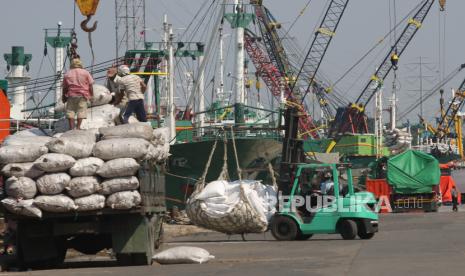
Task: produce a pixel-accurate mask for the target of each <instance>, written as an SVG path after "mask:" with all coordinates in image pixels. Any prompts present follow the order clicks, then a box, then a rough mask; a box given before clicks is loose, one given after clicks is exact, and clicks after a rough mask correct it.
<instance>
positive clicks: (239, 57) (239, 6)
mask: <svg viewBox="0 0 465 276" xmlns="http://www.w3.org/2000/svg"><path fill="white" fill-rule="evenodd" d="M225 18H226V20H228V22H229V23H230V24H231V28H233V29H236V38H235V39H236V41H235V42H236V63H235V72H234V74H235V76H234V79H235V105H234V117H235V123H236V124H243V123H244V104H245V83H244V58H245V48H244V29H245V28H246V27H247V26H248V25H249V24H250V22H252V20H253V18H254V14H252V13H246V12H245V5H244V4H243V1H242V0H234V4H233V12H232V13H226V14H225Z"/></svg>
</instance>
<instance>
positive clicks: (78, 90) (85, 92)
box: [62, 58, 94, 129]
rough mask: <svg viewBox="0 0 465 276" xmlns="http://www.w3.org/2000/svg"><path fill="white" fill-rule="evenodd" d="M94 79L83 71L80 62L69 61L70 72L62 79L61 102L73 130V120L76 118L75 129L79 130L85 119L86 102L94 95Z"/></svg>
mask: <svg viewBox="0 0 465 276" xmlns="http://www.w3.org/2000/svg"><path fill="white" fill-rule="evenodd" d="M93 84H94V79H93V78H92V76H91V75H90V73H89V72H88V71H87V70H85V69H83V67H82V63H81V60H80V59H78V58H75V59H73V60H71V64H70V70H69V71H68V72H67V73H66V74H65V75H64V77H63V95H62V101H63V103H66V117H67V118H68V121H69V128H70V129H74V126H75V124H74V118H75V117H76V116H77V126H76V128H77V129H81V124H82V120H84V119H85V118H87V101H88V100H90V98H91V97H92V96H93V94H94V90H93V87H92V85H93Z"/></svg>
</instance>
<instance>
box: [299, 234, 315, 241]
mask: <svg viewBox="0 0 465 276" xmlns="http://www.w3.org/2000/svg"><path fill="white" fill-rule="evenodd" d="M312 236H313V234H302V233H299V235H297V238H296V240H298V241H306V240H308V239H310V238H311V237H312Z"/></svg>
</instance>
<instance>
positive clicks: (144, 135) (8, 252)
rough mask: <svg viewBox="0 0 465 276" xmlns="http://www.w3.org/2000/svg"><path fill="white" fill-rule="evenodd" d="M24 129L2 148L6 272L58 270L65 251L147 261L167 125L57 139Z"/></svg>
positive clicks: (156, 232) (156, 230)
mask: <svg viewBox="0 0 465 276" xmlns="http://www.w3.org/2000/svg"><path fill="white" fill-rule="evenodd" d="M44 133H45V132H44V131H42V130H39V129H30V130H24V131H20V132H18V133H16V134H15V135H11V136H9V137H7V139H5V141H4V142H3V144H2V145H1V147H0V167H1V174H2V179H3V187H2V192H3V193H2V200H1V204H0V205H1V207H2V209H3V213H4V217H5V224H6V228H7V230H6V233H7V234H6V235H5V237H4V242H3V254H2V255H0V262H1V264H2V268H4V267H8V266H17V267H20V268H29V267H35V266H54V265H58V264H60V263H62V262H63V260H64V258H65V255H66V251H67V249H68V248H73V249H75V250H77V251H80V252H82V253H84V254H96V253H97V252H99V251H101V250H103V249H112V251H113V253H114V254H115V255H116V259H117V261H118V262H119V263H120V264H124V265H131V264H150V263H151V258H152V255H153V253H154V252H155V250H156V249H157V248H158V246H159V243H160V240H161V238H160V237H161V233H162V216H163V215H164V212H165V210H166V207H165V179H164V164H165V161H166V159H167V158H168V156H169V140H168V138H167V134H168V133H167V129H166V128H157V129H152V127H151V126H150V125H148V124H146V123H134V124H126V125H119V126H111V127H103V128H99V129H90V130H71V131H67V132H64V133H57V134H55V135H53V136H51V135H44Z"/></svg>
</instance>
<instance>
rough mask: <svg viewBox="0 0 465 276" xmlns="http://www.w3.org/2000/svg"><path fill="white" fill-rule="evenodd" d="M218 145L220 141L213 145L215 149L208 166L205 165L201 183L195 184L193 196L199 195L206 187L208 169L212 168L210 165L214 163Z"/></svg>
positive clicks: (211, 153)
mask: <svg viewBox="0 0 465 276" xmlns="http://www.w3.org/2000/svg"><path fill="white" fill-rule="evenodd" d="M217 144H218V140H215V143H214V144H213V148H212V150H211V152H210V156H209V157H208V161H207V164H206V165H205V169H204V171H203V174H202V177H200V179H199V181H198V182H197V183H196V184H195V190H194V192H193V194H196V193H199V192H200V191H202V189H203V188H204V187H205V179H206V178H207V173H208V169H209V168H210V164H211V162H212V159H213V154H214V153H215V150H216V145H217Z"/></svg>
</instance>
